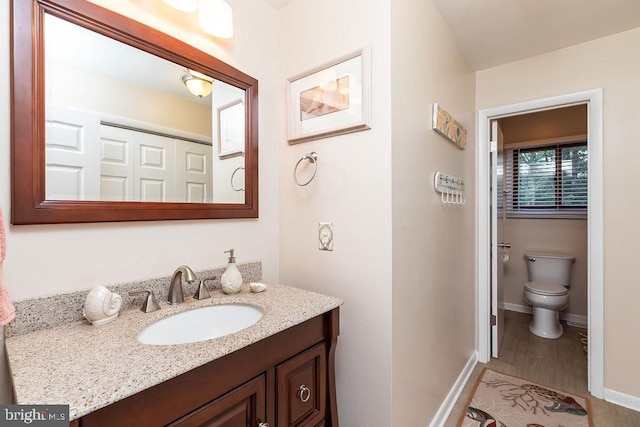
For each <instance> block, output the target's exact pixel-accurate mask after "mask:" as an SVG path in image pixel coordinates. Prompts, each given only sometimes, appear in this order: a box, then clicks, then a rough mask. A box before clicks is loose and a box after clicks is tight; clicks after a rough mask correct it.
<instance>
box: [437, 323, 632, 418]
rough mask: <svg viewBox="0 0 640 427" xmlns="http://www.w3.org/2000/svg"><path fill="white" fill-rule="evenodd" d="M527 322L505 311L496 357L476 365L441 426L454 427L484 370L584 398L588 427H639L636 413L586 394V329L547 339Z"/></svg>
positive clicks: (566, 329)
mask: <svg viewBox="0 0 640 427" xmlns="http://www.w3.org/2000/svg"><path fill="white" fill-rule="evenodd" d="M530 322H531V315H530V314H524V313H517V312H514V311H507V312H505V325H504V328H505V329H504V339H503V341H502V345H501V346H500V352H499V357H498V358H497V359H493V358H492V359H491V361H490V362H489V363H487V364H484V363H478V365H477V366H476V367H475V369H474V371H473V373H472V375H471V378H470V379H469V381H468V382H467V384H466V386H465V388H464V390H463V392H462V394H461V395H460V398H459V399H458V401H457V402H456V405H455V407H454V409H453V411H452V413H451V415H450V416H449V418H448V420H447V422H446V423H445V424H444V425H445V427H454V426H456V425H457V423H458V420H459V419H460V416H461V415H462V414H463V413H464V412H465V410H466V404H467V401H468V399H469V396H470V395H471V392H472V390H473V386H474V385H475V383H476V380H477V379H478V377H479V375H480V372H481V371H482V369H483V368H484V367H487V368H491V369H493V370H495V371H499V372H504V373H505V374H509V375H514V376H517V377H520V378H525V379H528V380H531V381H533V382H536V383H538V384H541V385H546V386H549V387H551V388H555V389H559V390H563V391H566V392H568V393H573V394H577V395H580V396H584V397H587V398H588V400H589V405H590V410H591V422H592V427H632V426H640V412H636V411H633V410H631V409H627V408H624V407H622V406H618V405H614V404H612V403H608V402H605V401H604V400H601V399H597V398H595V397H593V396H591V395H590V394H589V392H588V391H587V356H586V354H585V352H584V351H583V349H582V347H583V344H582V342H580V333H585V332H586V330H584V329H581V328H576V327H571V326H567V325H566V324H564V323H563V326H564V335H563V336H562V337H561V338H560V339H557V340H550V339H545V338H540V337H537V336H535V335H533V334H532V333H530V332H529V323H530Z"/></svg>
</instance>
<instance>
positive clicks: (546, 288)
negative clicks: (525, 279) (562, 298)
mask: <svg viewBox="0 0 640 427" xmlns="http://www.w3.org/2000/svg"><path fill="white" fill-rule="evenodd" d="M524 288H525V289H526V290H528V291H529V292H533V293H534V294H539V295H567V294H568V293H569V290H568V289H567V288H565V287H564V286H562V285H561V284H559V283H550V282H529V283H527V284H526V285H524Z"/></svg>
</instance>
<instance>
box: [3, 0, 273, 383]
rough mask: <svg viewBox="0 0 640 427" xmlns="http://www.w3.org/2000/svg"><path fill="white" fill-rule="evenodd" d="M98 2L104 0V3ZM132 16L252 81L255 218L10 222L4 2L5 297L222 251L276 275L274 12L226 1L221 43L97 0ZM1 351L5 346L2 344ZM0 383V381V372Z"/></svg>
mask: <svg viewBox="0 0 640 427" xmlns="http://www.w3.org/2000/svg"><path fill="white" fill-rule="evenodd" d="M103 2H104V1H103ZM105 3H108V4H109V5H110V6H111V7H114V8H119V10H120V11H121V12H123V13H125V14H126V15H128V16H130V17H133V18H134V19H139V20H143V21H144V22H152V23H154V25H157V26H158V27H160V28H162V29H163V30H164V31H165V32H168V33H170V34H173V35H175V36H179V38H180V39H182V40H183V41H186V42H189V43H192V44H194V45H196V47H198V48H200V49H201V50H204V51H207V52H210V53H212V54H215V55H217V56H218V57H220V58H221V59H223V60H225V61H227V62H229V63H231V65H233V66H235V67H237V68H239V69H241V70H242V71H244V72H246V73H247V74H250V75H252V76H254V77H256V78H257V79H258V80H259V82H260V105H259V107H260V111H259V114H260V159H259V161H260V176H259V179H260V218H259V219H255V220H201V221H163V222H130V223H104V224H70V225H40V226H9V212H10V174H9V171H10V168H9V162H10V150H9V141H10V133H9V132H10V108H9V92H10V90H9V2H1V5H0V46H2V49H0V52H2V54H1V55H0V205H1V206H2V208H3V211H4V214H5V217H4V220H5V226H6V228H7V258H6V260H5V262H4V278H5V283H6V285H7V288H8V290H9V294H10V296H11V297H12V298H13V299H24V298H29V297H36V296H42V295H50V294H56V293H61V292H69V291H74V290H81V289H89V288H91V287H93V286H95V285H109V284H114V283H121V282H128V281H133V280H139V279H145V278H152V277H159V276H167V275H170V274H171V273H172V272H173V270H174V269H175V267H177V266H178V265H181V264H188V265H190V266H191V267H192V268H194V269H196V270H198V269H203V268H207V267H222V266H224V265H225V263H226V256H225V254H224V253H223V251H225V250H227V249H229V248H231V247H233V248H235V249H236V256H237V258H238V262H247V261H257V260H260V261H262V262H263V275H264V278H265V280H267V281H278V280H279V277H278V256H279V254H278V227H279V223H278V188H277V181H278V164H279V158H278V150H277V148H276V147H278V146H279V145H280V143H281V141H280V140H279V139H278V138H277V135H278V133H279V127H278V126H277V125H276V121H277V120H279V119H281V117H279V115H278V114H277V110H278V107H277V106H278V104H277V88H276V82H277V81H278V69H277V64H276V62H275V61H274V60H273V58H274V57H275V56H276V55H277V37H276V34H275V32H274V28H276V27H277V12H276V11H275V10H274V9H273V8H271V7H270V6H268V5H266V4H265V3H263V2H261V1H252V2H245V1H241V0H235V1H232V0H229V3H230V4H231V5H232V7H233V8H234V21H235V26H236V32H237V34H238V36H237V37H234V38H233V39H232V40H229V41H225V42H223V43H216V42H215V41H214V39H212V38H209V37H204V36H202V35H201V34H200V33H193V32H191V30H189V29H184V28H177V27H175V26H172V25H171V24H169V23H168V19H169V17H166V16H165V17H163V16H159V17H152V16H147V15H144V14H140V13H138V12H137V11H136V10H135V8H133V7H131V6H130V4H129V3H128V2H105ZM2 354H4V351H2ZM0 380H4V381H2V382H6V378H4V376H3V378H0Z"/></svg>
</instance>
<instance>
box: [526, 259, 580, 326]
mask: <svg viewBox="0 0 640 427" xmlns="http://www.w3.org/2000/svg"><path fill="white" fill-rule="evenodd" d="M525 259H526V261H527V273H528V276H529V282H527V283H526V284H525V285H524V299H525V300H526V301H527V303H528V304H529V305H531V306H532V307H533V320H532V321H531V323H530V324H529V331H531V333H532V334H534V335H537V336H539V337H542V338H549V339H556V338H560V337H561V336H562V333H563V329H562V325H561V324H560V322H559V321H558V317H559V315H558V312H559V311H560V310H564V309H565V308H567V306H568V305H569V286H570V284H571V266H572V264H573V261H574V260H575V257H574V256H571V255H553V254H544V253H533V252H532V253H528V254H526V255H525Z"/></svg>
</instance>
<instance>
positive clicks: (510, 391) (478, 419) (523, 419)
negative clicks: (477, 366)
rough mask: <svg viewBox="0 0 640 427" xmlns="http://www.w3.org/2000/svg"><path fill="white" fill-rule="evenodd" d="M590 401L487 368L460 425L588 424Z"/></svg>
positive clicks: (548, 426) (541, 426) (542, 426)
mask: <svg viewBox="0 0 640 427" xmlns="http://www.w3.org/2000/svg"><path fill="white" fill-rule="evenodd" d="M589 418H590V415H589V405H588V401H587V400H586V399H585V398H583V397H579V396H575V395H571V394H568V393H565V392H562V391H559V390H554V389H552V388H549V387H545V386H541V385H539V384H535V383H532V382H531V381H527V380H523V379H521V378H516V377H512V376H510V375H505V374H502V373H500V372H496V371H492V370H490V369H486V368H485V369H484V371H483V372H482V374H481V375H480V378H479V380H478V383H477V384H476V388H475V390H474V392H473V395H472V396H471V399H470V400H469V403H468V404H467V412H466V413H465V414H463V415H462V417H461V419H460V422H459V423H458V426H462V427H478V426H482V427H578V426H580V427H589V426H590V425H591V423H590V420H589Z"/></svg>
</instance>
